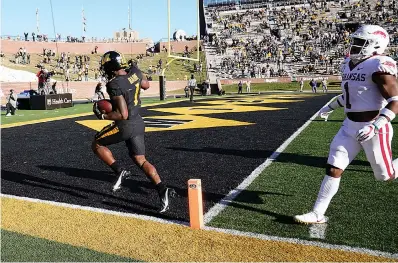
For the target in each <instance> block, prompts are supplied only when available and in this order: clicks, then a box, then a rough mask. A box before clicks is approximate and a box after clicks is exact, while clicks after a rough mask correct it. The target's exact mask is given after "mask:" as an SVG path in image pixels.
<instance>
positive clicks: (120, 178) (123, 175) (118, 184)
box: [112, 170, 131, 192]
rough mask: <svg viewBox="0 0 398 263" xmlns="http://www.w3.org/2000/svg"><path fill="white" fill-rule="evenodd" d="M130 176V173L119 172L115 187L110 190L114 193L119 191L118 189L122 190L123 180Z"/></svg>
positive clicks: (125, 171)
mask: <svg viewBox="0 0 398 263" xmlns="http://www.w3.org/2000/svg"><path fill="white" fill-rule="evenodd" d="M130 176H131V172H130V171H128V170H122V171H120V173H119V174H118V179H117V181H116V183H115V185H114V186H113V188H112V191H113V192H116V191H118V190H120V188H122V182H123V180H125V179H126V178H128V177H130Z"/></svg>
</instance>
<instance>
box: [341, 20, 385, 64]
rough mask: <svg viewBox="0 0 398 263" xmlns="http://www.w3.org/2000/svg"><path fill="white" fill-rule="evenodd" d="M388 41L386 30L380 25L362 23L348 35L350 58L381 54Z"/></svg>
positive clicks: (356, 58) (355, 58) (357, 58)
mask: <svg viewBox="0 0 398 263" xmlns="http://www.w3.org/2000/svg"><path fill="white" fill-rule="evenodd" d="M389 43H390V37H389V35H388V32H387V31H386V30H385V29H384V28H382V27H381V26H376V25H363V26H361V27H360V28H358V29H357V31H355V32H354V33H352V34H351V35H350V49H349V54H350V58H351V59H354V60H361V59H365V58H367V57H371V56H373V55H376V54H378V55H381V54H383V53H384V51H385V50H386V48H387V46H388V44H389Z"/></svg>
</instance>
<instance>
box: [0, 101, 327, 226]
mask: <svg viewBox="0 0 398 263" xmlns="http://www.w3.org/2000/svg"><path fill="white" fill-rule="evenodd" d="M333 96H334V95H332V94H327V95H321V96H315V97H312V98H305V99H303V100H304V101H303V102H294V103H286V104H285V103H274V104H266V105H265V104H264V105H263V106H274V107H281V108H285V107H286V108H289V109H288V110H278V111H259V112H242V113H223V114H206V115H203V116H208V117H214V118H220V119H230V120H238V121H247V122H254V123H256V124H255V125H249V126H237V127H217V128H204V129H191V130H179V131H162V132H150V133H146V135H145V139H146V148H147V158H148V160H149V161H150V162H151V163H153V164H154V165H155V167H156V168H157V170H158V171H159V174H160V176H161V177H162V179H163V180H164V182H165V183H166V184H167V185H169V186H171V187H173V188H175V189H176V191H177V193H178V194H179V197H178V198H175V199H173V200H172V203H171V209H170V211H169V212H167V213H166V214H164V215H160V214H158V213H157V210H158V207H159V200H158V196H157V193H156V191H155V188H154V187H153V185H152V184H151V183H150V182H149V181H148V180H147V179H146V178H145V176H144V174H143V173H142V172H141V171H140V170H139V169H138V168H136V167H135V166H134V165H133V163H132V162H131V160H130V159H129V157H128V155H127V149H126V148H125V146H124V143H121V144H120V145H115V146H111V147H110V148H111V150H112V151H113V153H114V155H115V158H116V159H118V160H120V162H121V163H122V164H123V165H126V166H128V167H130V168H131V169H132V171H133V173H134V174H135V175H136V176H135V177H134V178H132V179H128V180H126V181H125V184H124V187H123V188H122V190H120V192H118V193H113V192H112V191H111V189H112V185H113V183H114V181H115V179H116V178H115V177H114V175H113V173H112V172H111V170H110V169H109V168H108V167H107V166H105V165H104V164H103V163H101V162H100V161H99V160H98V159H97V157H96V156H94V154H93V153H92V152H91V142H92V139H93V136H94V134H95V131H94V130H91V129H89V128H87V127H84V126H82V125H80V124H77V123H76V122H75V121H76V120H86V119H90V118H91V119H94V118H95V117H81V118H77V119H67V120H62V121H54V122H48V123H41V124H35V125H27V126H22V127H15V128H9V129H3V130H2V145H1V150H2V178H1V183H2V185H1V191H2V193H4V194H11V195H18V196H26V197H31V198H38V199H44V200H50V201H56V202H65V203H71V204H78V205H83V206H91V207H97V208H104V209H110V210H115V211H122V212H132V213H138V214H145V215H152V216H158V217H163V218H168V219H174V220H182V221H188V212H187V211H188V201H187V181H188V179H190V178H198V179H202V185H203V191H204V192H203V195H204V202H205V204H204V206H205V211H207V210H208V209H209V208H210V207H212V206H213V205H214V204H215V203H217V202H218V201H220V200H221V199H222V198H223V197H224V196H225V195H226V194H228V192H229V191H231V190H232V189H234V188H235V187H237V186H238V185H239V184H240V183H241V182H242V181H243V180H244V179H245V178H246V177H247V176H248V175H249V174H250V173H251V172H252V171H253V170H254V169H255V168H256V167H258V166H259V165H260V164H261V163H263V162H264V161H265V159H266V158H267V157H269V156H270V155H271V154H272V153H273V151H275V150H276V149H277V148H278V147H279V146H280V145H281V144H282V143H283V142H284V141H285V140H286V139H287V138H288V137H290V136H291V135H292V134H293V133H294V132H295V131H296V130H297V129H298V128H299V127H301V126H302V125H303V124H304V123H305V122H306V121H307V120H308V119H309V118H310V117H311V116H312V115H313V114H314V113H315V112H316V111H317V110H319V109H320V108H321V107H322V106H323V105H324V104H325V103H326V102H327V101H329V100H330V99H331V98H332V97H333ZM199 105H206V102H205V101H200V102H196V103H195V104H194V106H195V107H197V106H199ZM260 105H261V104H260ZM185 106H192V104H191V103H189V102H178V103H171V104H167V105H162V106H153V107H148V108H145V109H142V115H143V116H146V117H150V116H155V115H156V116H165V115H173V114H170V113H161V112H154V111H151V108H160V107H185ZM215 107H217V106H215ZM300 160H302V158H301V157H300V156H287V155H285V156H284V158H283V161H286V162H300ZM321 161H322V160H320V162H321ZM262 194H277V193H266V191H265V192H264V193H251V196H252V198H253V200H252V201H251V202H256V200H257V199H258V196H259V195H262Z"/></svg>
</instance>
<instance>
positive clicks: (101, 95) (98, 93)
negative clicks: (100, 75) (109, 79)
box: [91, 82, 105, 102]
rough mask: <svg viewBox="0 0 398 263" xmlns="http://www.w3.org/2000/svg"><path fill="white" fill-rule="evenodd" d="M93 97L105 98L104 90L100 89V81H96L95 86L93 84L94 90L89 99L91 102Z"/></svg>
mask: <svg viewBox="0 0 398 263" xmlns="http://www.w3.org/2000/svg"><path fill="white" fill-rule="evenodd" d="M95 98H96V99H97V100H104V99H105V95H104V92H103V91H102V83H101V82H98V83H97V86H95V92H94V96H93V98H92V99H91V102H93V101H94V100H95Z"/></svg>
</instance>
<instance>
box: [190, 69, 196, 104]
mask: <svg viewBox="0 0 398 263" xmlns="http://www.w3.org/2000/svg"><path fill="white" fill-rule="evenodd" d="M196 85H197V84H196V79H195V76H194V75H193V74H192V75H191V79H190V80H188V87H189V91H190V93H191V94H190V98H189V100H190V101H191V102H194V101H193V94H194V92H195V88H196Z"/></svg>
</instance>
